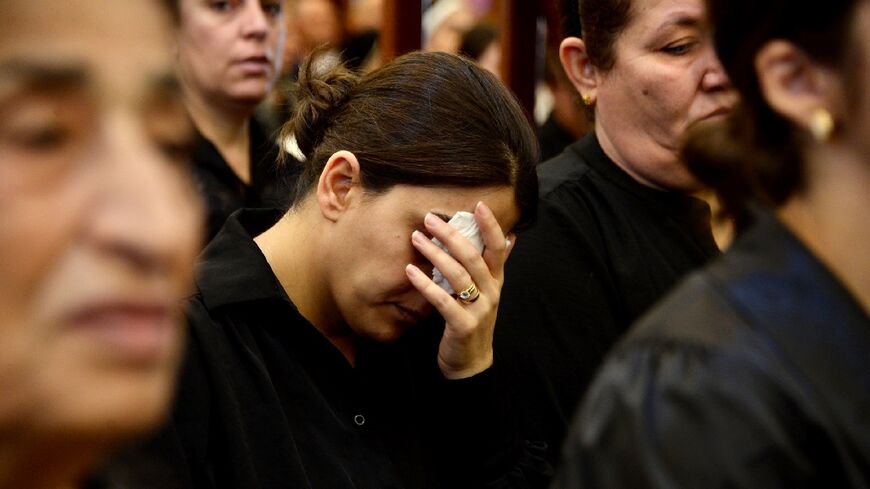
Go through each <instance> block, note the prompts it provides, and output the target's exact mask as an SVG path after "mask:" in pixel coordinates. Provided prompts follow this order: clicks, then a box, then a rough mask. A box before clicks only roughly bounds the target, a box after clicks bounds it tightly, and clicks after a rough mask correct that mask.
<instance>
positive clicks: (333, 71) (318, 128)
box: [282, 49, 360, 158]
mask: <svg viewBox="0 0 870 489" xmlns="http://www.w3.org/2000/svg"><path fill="white" fill-rule="evenodd" d="M359 79H360V77H359V75H357V74H355V73H353V72H352V71H350V70H349V69H348V68H346V67H345V66H344V65H343V64H341V63H340V62H338V60H336V59H334V58H333V57H332V56H331V55H329V54H327V53H326V51H325V50H324V49H319V50H317V51H315V52H314V53H312V55H311V56H308V57H307V58H306V59H305V61H304V62H303V63H302V66H301V68H300V69H299V79H298V81H297V85H296V111H295V113H294V115H293V118H292V119H290V121H288V122H287V124H286V125H285V126H284V130H283V131H282V132H283V136H284V139H286V137H287V136H290V135H292V136H294V137H295V139H296V144H297V145H298V146H299V150H300V151H301V152H302V154H303V155H305V157H306V158H311V155H312V153H314V150H315V149H317V146H318V145H319V144H320V142H321V141H323V137H324V135H325V134H326V131H327V130H328V129H329V127H330V126H331V123H332V121H333V119H334V118H335V116H336V115H337V114H338V112H339V111H340V109H341V108H342V107H344V106H345V104H346V103H347V101H348V100H349V99H350V98H351V96H352V94H353V90H354V89H355V88H356V86H357V84H358V83H359Z"/></svg>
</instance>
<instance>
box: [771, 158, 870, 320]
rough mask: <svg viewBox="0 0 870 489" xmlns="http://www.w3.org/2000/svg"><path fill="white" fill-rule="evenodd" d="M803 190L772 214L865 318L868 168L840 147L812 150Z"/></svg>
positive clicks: (869, 261) (869, 276)
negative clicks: (843, 289)
mask: <svg viewBox="0 0 870 489" xmlns="http://www.w3.org/2000/svg"><path fill="white" fill-rule="evenodd" d="M808 153H809V154H808V157H807V159H806V168H805V172H804V173H805V178H806V182H807V184H806V187H805V188H804V189H803V190H802V191H801V192H800V194H798V195H796V196H794V197H792V198H791V199H789V201H788V202H786V203H785V205H783V206H782V207H781V208H780V209H779V211H778V215H779V217H780V219H781V220H782V221H783V222H784V223H785V224H786V226H788V227H789V229H791V231H792V232H793V233H794V234H795V235H797V236H798V238H800V240H801V241H802V242H803V243H804V244H805V245H806V246H807V247H808V248H809V249H810V250H811V251H812V252H813V254H815V255H816V257H818V258H819V259H820V260H821V261H822V262H823V263H825V265H826V266H827V267H828V268H829V269H830V270H831V271H832V272H833V273H834V275H835V276H836V277H837V278H838V279H839V280H840V282H841V283H842V284H843V285H844V286H845V287H846V289H848V290H849V291H850V292H851V293H852V295H853V297H855V298H856V299H857V300H858V303H859V304H860V305H861V307H862V308H863V309H864V311H865V312H866V313H867V314H870V254H868V253H867V250H868V249H870V227H868V226H867V214H868V213H870V192H867V189H868V188H870V165H868V164H867V162H866V161H862V160H861V159H860V157H859V156H858V155H856V154H854V153H853V152H850V151H848V150H846V149H845V148H843V147H838V146H836V145H826V147H815V148H813V149H811V150H810V151H809V152H808Z"/></svg>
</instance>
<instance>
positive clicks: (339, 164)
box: [317, 150, 361, 221]
mask: <svg viewBox="0 0 870 489" xmlns="http://www.w3.org/2000/svg"><path fill="white" fill-rule="evenodd" d="M359 182H360V169H359V161H358V160H357V159H356V156H355V155H354V154H353V153H351V152H350V151H344V150H342V151H337V152H335V153H334V154H333V155H332V156H330V157H329V160H328V161H327V162H326V165H325V166H324V167H323V171H322V172H321V173H320V180H318V181H317V205H318V206H319V207H320V212H321V213H322V214H323V216H324V217H325V218H327V219H329V220H330V221H336V220H338V218H339V217H340V216H341V214H342V213H343V212H344V211H345V210H347V209H348V208H349V207H350V206H351V205H352V203H353V200H354V199H356V198H357V194H358V193H359V192H360V190H361V188H360V186H359Z"/></svg>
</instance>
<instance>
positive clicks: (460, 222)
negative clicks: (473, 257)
mask: <svg viewBox="0 0 870 489" xmlns="http://www.w3.org/2000/svg"><path fill="white" fill-rule="evenodd" d="M447 224H450V225H451V226H453V227H454V228H456V230H457V231H459V234H461V235H463V236H465V237H466V238H467V239H468V241H471V244H473V245H474V247H475V248H477V251H480V252H481V253H482V252H483V238H482V237H481V236H480V228H479V227H478V226H477V221H475V220H474V214H472V213H470V212H465V211H460V212H457V213H456V214H455V215H454V216H453V217H452V218H450V220H449V221H447ZM432 242H433V243H435V244H436V245H438V247H439V248H441V249H442V250H444V251H445V252H447V254H448V255H449V254H450V251H449V250H448V249H447V247H446V246H444V244H443V243H442V242H441V241H438V239H437V238H432ZM432 281H433V282H435V283H436V284H438V285H439V286H440V287H441V288H442V289H444V290H445V291H446V292H447V293H448V294H453V292H454V290H453V287H451V286H450V283H449V282H447V279H446V278H445V277H444V275H442V274H441V270H438V269H437V268H434V269H432Z"/></svg>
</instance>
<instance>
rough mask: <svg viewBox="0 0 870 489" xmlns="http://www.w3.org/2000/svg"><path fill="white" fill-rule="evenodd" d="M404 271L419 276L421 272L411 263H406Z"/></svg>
mask: <svg viewBox="0 0 870 489" xmlns="http://www.w3.org/2000/svg"><path fill="white" fill-rule="evenodd" d="M405 272H407V273H408V274H409V275H414V276H419V275H420V274H422V273H423V272H421V271H420V269H419V268H417V267H415V266H414V265H413V264H411V263H408V264H407V265H405Z"/></svg>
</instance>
